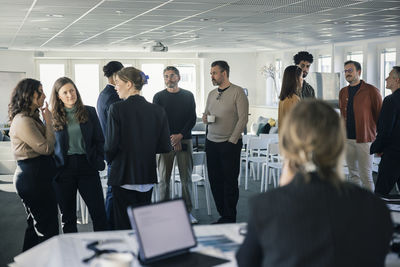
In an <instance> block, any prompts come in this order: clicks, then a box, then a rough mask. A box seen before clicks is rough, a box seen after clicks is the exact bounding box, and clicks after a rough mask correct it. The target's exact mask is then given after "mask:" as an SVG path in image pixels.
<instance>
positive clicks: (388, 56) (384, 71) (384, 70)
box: [381, 48, 396, 97]
mask: <svg viewBox="0 0 400 267" xmlns="http://www.w3.org/2000/svg"><path fill="white" fill-rule="evenodd" d="M395 65H396V49H395V48H388V49H385V50H383V51H382V53H381V94H382V97H385V96H387V95H390V94H391V93H392V91H391V90H390V89H386V82H385V79H386V77H387V76H389V72H390V71H391V70H392V68H393V66H395Z"/></svg>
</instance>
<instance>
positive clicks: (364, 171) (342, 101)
mask: <svg viewBox="0 0 400 267" xmlns="http://www.w3.org/2000/svg"><path fill="white" fill-rule="evenodd" d="M344 75H345V78H346V80H347V82H348V83H349V86H346V87H344V88H342V89H341V90H340V92H339V108H340V114H341V115H342V117H343V118H344V119H345V122H346V131H347V144H346V145H347V146H346V161H347V166H348V168H349V180H350V181H352V182H354V183H356V184H359V185H362V186H363V187H365V188H368V189H369V190H371V191H374V187H375V186H374V181H373V180H372V160H373V156H372V155H370V154H369V151H370V146H371V142H373V141H374V140H375V136H376V124H377V122H378V117H379V112H380V110H381V106H382V97H381V94H380V93H379V90H378V89H377V88H376V87H375V86H373V85H370V84H368V83H366V82H364V81H363V80H360V75H361V65H360V63H358V62H357V61H352V60H349V61H346V62H345V63H344Z"/></svg>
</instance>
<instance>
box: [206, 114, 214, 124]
mask: <svg viewBox="0 0 400 267" xmlns="http://www.w3.org/2000/svg"><path fill="white" fill-rule="evenodd" d="M207 122H208V123H213V122H215V116H214V115H207Z"/></svg>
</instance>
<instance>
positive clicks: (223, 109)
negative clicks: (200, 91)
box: [204, 84, 249, 144]
mask: <svg viewBox="0 0 400 267" xmlns="http://www.w3.org/2000/svg"><path fill="white" fill-rule="evenodd" d="M218 95H219V92H218V89H217V88H216V89H214V90H212V91H211V92H210V93H209V94H208V98H207V104H206V109H205V111H204V113H205V114H207V115H214V116H215V122H213V123H209V124H208V134H207V139H208V140H210V141H212V142H217V143H219V142H225V141H229V142H231V143H234V144H236V143H237V141H238V140H239V139H240V138H241V137H242V132H243V130H244V128H245V127H246V124H247V121H248V117H249V115H248V114H249V101H248V99H247V96H246V95H245V93H244V91H243V88H242V87H240V86H237V85H234V84H231V85H230V86H229V88H228V89H226V90H225V91H223V92H222V94H221V95H220V96H219V97H218ZM217 98H218V99H217Z"/></svg>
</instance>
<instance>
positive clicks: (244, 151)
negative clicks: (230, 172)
mask: <svg viewBox="0 0 400 267" xmlns="http://www.w3.org/2000/svg"><path fill="white" fill-rule="evenodd" d="M250 138H259V137H258V136H257V135H252V134H245V135H243V136H242V143H243V147H242V151H241V152H240V167H239V177H238V185H239V186H240V182H241V176H242V162H243V161H244V162H246V155H247V144H248V142H249V140H250ZM246 168H247V165H246Z"/></svg>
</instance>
